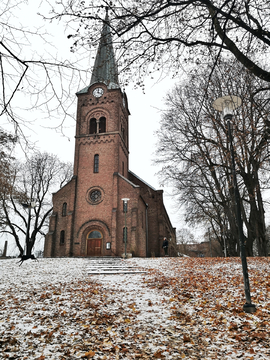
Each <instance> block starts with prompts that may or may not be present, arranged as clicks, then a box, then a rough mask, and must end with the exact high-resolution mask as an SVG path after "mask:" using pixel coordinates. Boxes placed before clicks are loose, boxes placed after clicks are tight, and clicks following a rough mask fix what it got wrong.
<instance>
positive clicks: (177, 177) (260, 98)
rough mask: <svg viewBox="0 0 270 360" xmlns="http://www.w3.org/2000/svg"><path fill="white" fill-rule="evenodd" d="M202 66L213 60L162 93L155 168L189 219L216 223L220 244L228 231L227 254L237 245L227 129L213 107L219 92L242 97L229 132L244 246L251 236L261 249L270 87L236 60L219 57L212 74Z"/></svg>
mask: <svg viewBox="0 0 270 360" xmlns="http://www.w3.org/2000/svg"><path fill="white" fill-rule="evenodd" d="M208 68H211V64H210V65H208V66H205V67H204V68H202V67H201V68H198V69H196V70H194V71H193V73H192V75H190V76H188V77H187V78H186V79H185V81H183V83H182V84H181V85H179V86H177V87H176V88H175V89H174V91H173V92H172V93H171V94H169V95H168V96H167V108H168V109H167V110H166V111H165V112H164V114H163V116H162V121H161V128H160V130H159V132H158V135H159V145H158V150H157V158H158V160H157V161H158V162H159V163H162V165H163V168H162V171H161V173H160V175H161V178H162V179H163V181H165V182H166V181H167V182H169V183H172V185H173V186H174V188H175V194H176V196H177V197H178V200H179V201H180V203H181V204H182V205H184V206H185V207H186V219H187V220H188V221H190V222H193V221H196V222H202V223H203V222H207V223H208V224H209V222H210V223H211V225H212V228H213V230H215V229H216V228H217V226H218V227H219V233H220V242H221V245H222V243H223V237H224V236H226V238H227V241H228V239H229V240H230V243H229V244H228V248H229V251H230V254H231V255H235V254H237V253H239V246H238V239H239V236H238V226H237V222H236V209H235V199H234V186H233V180H232V170H231V169H232V166H231V156H230V146H229V139H228V129H227V127H226V123H225V122H224V121H223V119H222V117H221V116H220V114H218V113H215V112H214V110H213V107H212V103H213V101H214V100H215V99H217V98H218V97H220V96H224V95H227V94H233V95H237V96H239V97H240V98H241V99H242V102H243V103H242V106H241V107H240V108H239V109H238V111H237V114H236V115H235V116H234V117H233V137H234V148H235V157H236V171H237V181H238V185H239V188H240V193H241V207H242V217H243V222H244V226H245V236H246V246H247V254H248V255H252V254H253V247H254V243H256V246H257V247H258V251H259V254H260V255H265V254H266V238H265V218H264V203H263V196H262V188H264V187H267V186H268V180H269V159H270V158H269V157H270V154H269V151H268V150H269V149H268V142H269V138H270V121H269V120H270V119H269V111H270V104H269V93H264V94H261V92H260V91H259V90H260V89H261V88H262V87H265V83H264V82H262V81H261V80H259V79H258V78H255V77H254V76H253V75H252V74H250V72H248V71H246V70H245V69H243V68H241V67H240V66H239V65H238V64H237V63H234V64H232V63H231V62H223V63H220V64H219V65H218V67H217V68H216V69H215V71H214V72H213V76H212V80H211V82H209V81H208V79H207V77H205V76H204V75H205V73H207V71H208ZM224 216H225V218H226V222H227V223H228V224H229V226H228V227H225V226H224V225H225V220H224ZM228 231H229V237H228Z"/></svg>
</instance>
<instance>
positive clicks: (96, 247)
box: [87, 230, 102, 256]
mask: <svg viewBox="0 0 270 360" xmlns="http://www.w3.org/2000/svg"><path fill="white" fill-rule="evenodd" d="M101 246H102V234H101V233H100V232H99V231H96V230H94V231H91V232H90V233H89V234H88V236H87V256H101Z"/></svg>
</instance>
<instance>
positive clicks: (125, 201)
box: [122, 198, 130, 259]
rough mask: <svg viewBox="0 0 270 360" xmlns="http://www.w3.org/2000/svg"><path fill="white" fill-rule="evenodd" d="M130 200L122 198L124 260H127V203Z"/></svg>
mask: <svg viewBox="0 0 270 360" xmlns="http://www.w3.org/2000/svg"><path fill="white" fill-rule="evenodd" d="M129 200H130V199H128V198H123V199H122V201H123V209H124V213H125V230H124V238H125V259H126V258H127V203H128V201H129Z"/></svg>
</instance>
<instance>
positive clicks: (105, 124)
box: [44, 17, 175, 257]
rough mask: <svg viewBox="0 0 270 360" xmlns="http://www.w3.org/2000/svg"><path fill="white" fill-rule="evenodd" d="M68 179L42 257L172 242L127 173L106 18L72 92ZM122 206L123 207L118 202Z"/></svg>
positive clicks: (158, 198) (152, 202)
mask: <svg viewBox="0 0 270 360" xmlns="http://www.w3.org/2000/svg"><path fill="white" fill-rule="evenodd" d="M76 95H77V98H78V104H77V121H76V135H75V155H74V175H73V177H72V179H71V180H70V181H69V182H68V183H67V184H66V185H65V186H63V187H62V188H61V189H60V190H59V191H58V192H56V193H54V194H53V212H52V215H51V217H50V223H49V232H48V234H47V235H46V238H45V248H44V256H45V257H59V256H63V257H68V256H84V257H87V256H121V255H122V254H124V253H125V251H126V253H131V254H132V255H133V256H139V257H147V256H162V255H163V249H162V242H163V238H164V237H165V236H166V237H167V238H168V239H169V243H170V244H171V245H170V248H169V254H170V255H171V254H172V251H173V249H174V248H175V247H174V246H172V245H173V244H175V228H173V227H172V224H171V222H170V219H169V217H168V214H167V212H166V209H165V207H164V204H163V191H162V190H155V189H154V188H153V187H151V186H150V185H149V184H147V183H146V182H145V181H143V180H142V179H140V178H139V177H138V176H137V175H136V174H134V173H133V172H132V171H130V170H129V144H128V142H129V126H128V117H129V115H130V113H129V110H128V101H127V96H126V94H125V93H124V92H122V91H121V89H120V86H119V81H118V70H117V66H116V62H115V58H114V52H113V46H112V38H111V33H110V27H109V24H108V17H106V19H105V21H104V25H103V30H102V35H101V39H100V44H99V48H98V52H97V55H96V59H95V64H94V68H93V72H92V77H91V81H90V85H89V86H87V87H86V88H84V89H82V90H81V91H79V92H78V93H77V94H76ZM124 198H125V199H128V200H126V205H125V204H124V201H123V200H122V199H124Z"/></svg>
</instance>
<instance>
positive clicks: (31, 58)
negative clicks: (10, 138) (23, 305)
mask: <svg viewBox="0 0 270 360" xmlns="http://www.w3.org/2000/svg"><path fill="white" fill-rule="evenodd" d="M42 5H44V6H45V5H46V2H45V1H41V2H33V1H32V2H28V1H27V0H25V1H22V0H3V1H1V3H0V33H1V38H0V116H1V117H2V119H3V120H5V121H6V120H8V121H9V122H10V123H11V124H12V125H13V127H14V131H15V134H16V135H17V136H18V137H19V140H20V141H21V140H22V138H23V137H24V135H25V134H24V126H26V127H31V123H32V122H33V121H35V122H37V118H38V117H37V116H35V115H32V116H30V115H31V113H37V112H38V111H39V115H38V116H39V117H40V114H41V112H42V116H43V117H44V118H47V119H52V118H54V120H55V118H57V120H56V121H54V123H53V124H52V123H51V122H50V121H46V125H47V126H48V127H52V128H56V127H59V128H60V129H61V128H62V126H63V122H64V120H65V119H66V118H67V117H72V116H73V113H72V111H71V110H70V106H71V105H72V102H73V101H74V96H73V94H74V92H75V91H76V90H77V86H79V77H80V70H79V64H78V62H77V59H76V58H75V57H74V56H72V53H70V52H68V54H69V55H68V56H69V60H67V59H66V58H65V55H64V54H63V53H66V51H65V49H64V47H63V45H62V43H60V41H59V43H58V44H57V42H55V41H54V39H55V38H57V36H59V32H63V33H64V27H60V25H58V26H59V28H60V29H57V28H54V29H51V28H50V26H51V24H46V22H45V21H44V20H43V19H42V17H41V16H40V15H38V13H37V11H38V6H40V7H41V9H43V7H42ZM35 7H37V10H36V12H34V11H32V8H35ZM45 8H46V7H45ZM29 13H30V14H29ZM45 25H46V26H45ZM56 30H57V31H56ZM59 30H60V31H59ZM50 31H52V33H51V34H50V33H49V32H50ZM53 31H54V33H53ZM59 47H60V48H59ZM68 50H69V49H68ZM75 76H77V78H76V82H75V83H76V89H75V88H74V85H73V84H74V77H75ZM70 95H72V96H70ZM3 120H2V121H3ZM23 125H24V126H23ZM43 126H44V124H43Z"/></svg>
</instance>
